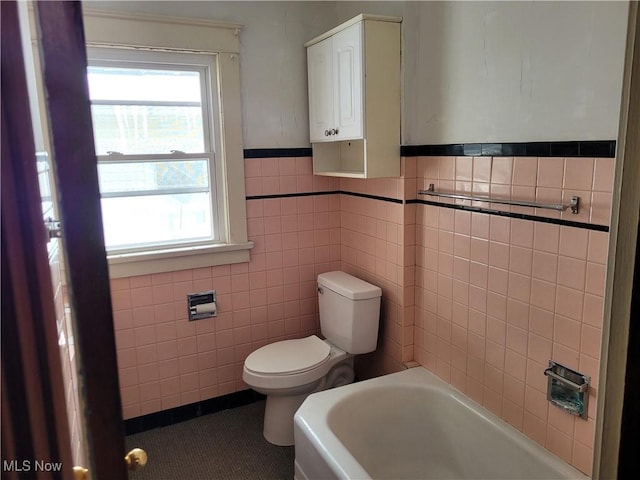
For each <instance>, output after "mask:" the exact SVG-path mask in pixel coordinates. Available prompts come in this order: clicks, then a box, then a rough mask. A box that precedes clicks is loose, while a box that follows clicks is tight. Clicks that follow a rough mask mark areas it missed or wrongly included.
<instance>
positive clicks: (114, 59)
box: [84, 12, 252, 277]
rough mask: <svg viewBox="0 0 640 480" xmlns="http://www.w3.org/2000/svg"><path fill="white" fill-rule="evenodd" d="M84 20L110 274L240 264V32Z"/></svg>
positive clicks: (186, 22)
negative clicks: (163, 32)
mask: <svg viewBox="0 0 640 480" xmlns="http://www.w3.org/2000/svg"><path fill="white" fill-rule="evenodd" d="M84 20H85V32H86V37H87V44H88V47H89V48H88V49H87V52H88V65H89V66H88V71H87V79H88V85H89V96H90V99H91V111H92V118H93V130H94V141H95V146H96V155H97V158H98V177H99V183H100V192H101V196H102V216H103V225H104V234H105V243H106V247H107V256H108V260H109V267H110V274H111V276H112V277H119V276H130V275H139V274H145V273H156V272H162V271H171V270H177V269H183V268H193V267H198V266H208V265H219V264H224V263H236V262H243V261H248V259H249V254H248V252H249V249H250V248H251V246H252V244H251V242H248V241H247V234H246V212H245V198H244V159H243V156H242V143H241V139H242V130H241V124H240V120H239V119H240V101H239V97H240V86H239V65H238V54H237V50H238V49H239V41H238V33H239V27H238V26H235V25H231V26H230V25H220V24H215V23H212V22H203V21H199V20H191V19H175V18H169V17H148V16H136V15H128V14H127V15H126V16H122V15H120V14H115V13H98V12H88V13H87V12H85V19H84ZM168 25H169V26H170V27H171V28H170V29H167V26H168ZM163 29H167V30H166V31H165V34H164V35H158V31H161V30H163ZM203 29H204V30H205V31H203Z"/></svg>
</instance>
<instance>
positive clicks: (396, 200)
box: [245, 190, 404, 204]
mask: <svg viewBox="0 0 640 480" xmlns="http://www.w3.org/2000/svg"><path fill="white" fill-rule="evenodd" d="M339 194H342V195H351V196H352V197H362V198H369V199H371V200H381V201H383V202H391V203H397V204H403V203H404V201H403V200H402V199H399V198H391V197H381V196H379V195H370V194H368V193H358V192H346V191H344V190H327V191H322V192H299V193H274V194H270V195H249V196H247V197H245V198H246V199H247V200H269V199H272V198H292V197H313V196H316V195H339Z"/></svg>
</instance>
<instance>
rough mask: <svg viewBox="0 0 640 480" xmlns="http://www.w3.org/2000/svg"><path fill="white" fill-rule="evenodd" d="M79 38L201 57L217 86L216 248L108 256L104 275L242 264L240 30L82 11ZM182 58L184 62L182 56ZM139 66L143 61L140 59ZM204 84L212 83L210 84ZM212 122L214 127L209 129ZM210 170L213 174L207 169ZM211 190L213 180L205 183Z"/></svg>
mask: <svg viewBox="0 0 640 480" xmlns="http://www.w3.org/2000/svg"><path fill="white" fill-rule="evenodd" d="M83 17H84V18H83V20H84V25H85V40H86V45H87V47H88V48H89V51H91V50H92V49H94V48H95V49H100V51H107V50H109V49H112V50H113V51H116V50H124V49H129V50H137V51H143V52H147V53H148V54H149V55H150V56H152V55H153V54H154V52H164V53H173V54H177V55H179V56H182V55H183V54H184V55H205V56H209V57H211V58H214V59H215V67H216V70H215V72H213V71H212V72H211V76H210V77H211V79H213V77H214V75H215V79H214V80H215V81H216V82H217V85H218V88H217V89H216V90H213V89H211V90H210V92H211V97H212V98H211V100H212V102H213V103H214V105H215V104H216V103H217V105H218V109H217V112H219V114H218V113H216V114H215V115H214V110H213V109H211V110H210V115H213V118H210V119H209V121H210V122H211V123H210V125H211V126H212V127H214V128H212V129H211V130H213V131H214V133H213V134H214V135H215V134H216V132H219V138H215V137H214V138H213V142H214V145H215V146H216V147H215V150H216V151H215V160H214V163H215V167H216V169H215V170H216V184H215V185H216V187H217V188H216V195H218V196H220V198H219V199H218V205H219V209H218V216H219V218H218V225H219V227H220V228H221V231H224V234H223V236H226V238H222V237H221V238H220V241H219V242H218V243H207V244H204V245H196V244H193V245H188V246H168V247H166V248H165V247H163V248H159V249H155V250H151V251H142V252H141V251H122V252H117V253H116V252H108V253H107V260H108V263H109V273H110V276H111V278H118V277H128V276H134V275H143V274H151V273H161V272H169V271H175V270H183V269H188V268H199V267H206V266H213V265H224V264H232V263H242V262H248V261H249V252H250V249H251V248H252V247H253V243H252V242H250V241H249V240H248V238H247V220H246V199H245V186H244V156H243V146H242V122H241V118H242V114H241V101H240V65H239V50H240V39H239V35H240V31H241V28H242V26H241V25H238V24H227V23H218V22H211V21H203V20H199V19H190V18H178V17H165V16H157V15H143V14H130V13H126V14H123V13H118V12H100V11H95V10H85V11H84V12H83ZM185 58H186V57H185ZM143 63H144V62H143ZM210 82H211V80H210ZM216 122H218V124H217V125H218V128H216ZM212 170H213V169H212ZM211 187H212V188H213V183H212V184H211Z"/></svg>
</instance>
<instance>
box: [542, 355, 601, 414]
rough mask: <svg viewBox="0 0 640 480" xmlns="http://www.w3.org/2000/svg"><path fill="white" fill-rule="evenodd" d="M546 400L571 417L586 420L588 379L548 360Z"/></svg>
mask: <svg viewBox="0 0 640 480" xmlns="http://www.w3.org/2000/svg"><path fill="white" fill-rule="evenodd" d="M544 374H545V375H546V376H547V378H548V379H549V381H548V384H547V400H549V401H550V402H551V403H552V404H553V405H555V406H556V407H559V408H561V409H562V410H564V411H565V412H567V413H570V414H571V415H576V416H578V417H580V418H584V419H586V418H587V409H588V406H589V382H590V380H591V378H590V377H587V376H586V375H583V374H582V373H579V372H576V371H575V370H571V369H570V368H567V367H565V366H564V365H561V364H559V363H556V362H554V361H552V360H549V367H548V368H547V369H545V371H544Z"/></svg>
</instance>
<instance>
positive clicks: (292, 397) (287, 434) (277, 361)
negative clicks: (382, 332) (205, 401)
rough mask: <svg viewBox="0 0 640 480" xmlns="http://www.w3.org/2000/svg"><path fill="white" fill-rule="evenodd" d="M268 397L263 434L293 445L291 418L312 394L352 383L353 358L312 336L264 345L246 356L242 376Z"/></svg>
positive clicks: (273, 441)
mask: <svg viewBox="0 0 640 480" xmlns="http://www.w3.org/2000/svg"><path fill="white" fill-rule="evenodd" d="M242 377H243V379H244V381H245V382H246V383H247V384H248V385H250V386H251V388H253V389H254V390H255V391H256V392H258V393H262V394H263V395H266V396H267V401H266V406H265V419H264V428H263V434H264V437H265V438H266V439H267V441H268V442H270V443H273V444H274V445H281V446H287V445H293V424H292V421H293V415H294V414H295V412H296V410H298V408H299V407H300V405H302V402H303V401H304V400H305V398H307V397H308V396H309V395H310V394H311V393H313V392H317V391H321V390H327V389H329V388H333V387H338V386H341V385H347V384H349V383H352V382H353V378H354V372H353V355H351V354H349V353H346V352H345V351H343V350H341V349H339V348H338V347H336V346H333V345H331V344H330V343H329V342H328V341H326V340H321V339H320V338H318V337H317V336H315V335H312V336H310V337H306V338H300V339H295V340H283V341H280V342H276V343H272V344H269V345H266V346H264V347H262V348H260V349H258V350H256V351H255V352H253V353H252V354H251V355H249V356H248V357H247V359H246V360H245V365H244V371H243V375H242Z"/></svg>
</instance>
